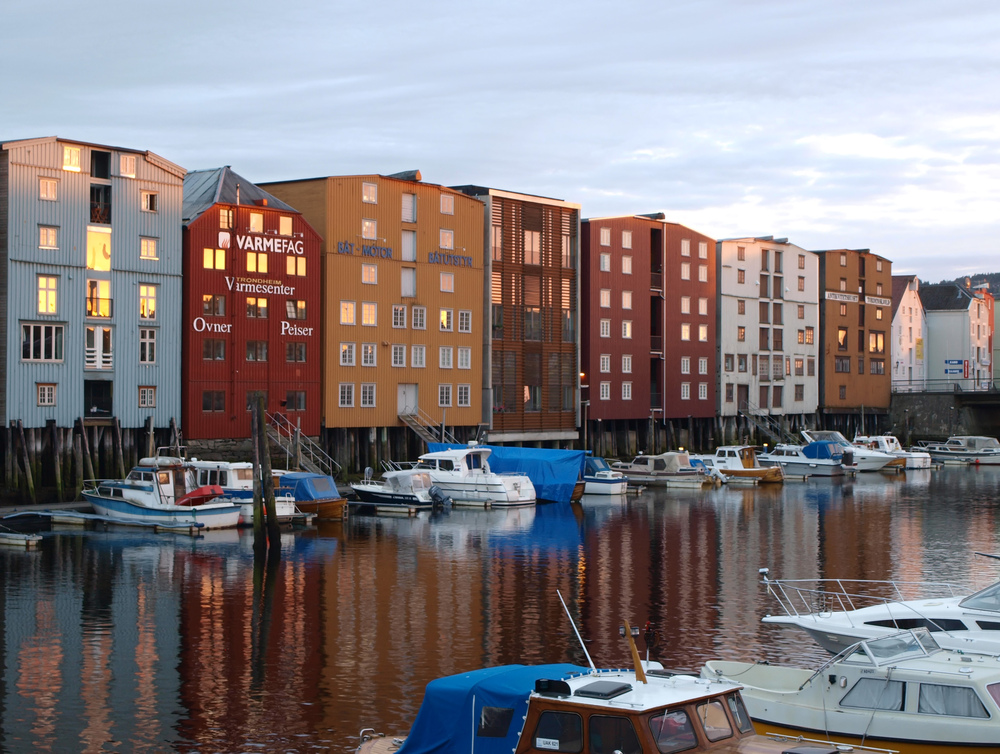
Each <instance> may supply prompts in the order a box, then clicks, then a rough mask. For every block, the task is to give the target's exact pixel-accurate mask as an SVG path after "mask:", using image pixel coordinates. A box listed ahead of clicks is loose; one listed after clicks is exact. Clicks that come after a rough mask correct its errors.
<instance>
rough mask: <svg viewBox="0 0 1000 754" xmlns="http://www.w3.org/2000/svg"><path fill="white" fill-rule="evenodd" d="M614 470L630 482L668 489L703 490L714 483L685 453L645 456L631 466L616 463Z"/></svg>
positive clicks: (703, 469) (627, 463)
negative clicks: (686, 488) (626, 477)
mask: <svg viewBox="0 0 1000 754" xmlns="http://www.w3.org/2000/svg"><path fill="white" fill-rule="evenodd" d="M611 468H612V469H614V470H615V471H620V472H622V473H623V474H625V475H626V476H628V478H629V481H631V482H638V483H641V484H649V485H660V486H665V487H688V488H700V487H705V486H708V485H711V484H714V483H715V480H714V479H713V478H712V477H711V476H709V474H708V473H707V471H706V469H705V468H704V467H701V468H698V467H697V466H694V465H693V464H692V463H691V456H690V455H689V454H688V453H686V452H685V451H683V450H671V451H667V452H666V453H658V454H656V455H650V454H646V453H642V454H640V455H637V456H636V457H635V458H633V459H632V461H630V462H626V461H616V462H615V463H613V464H611Z"/></svg>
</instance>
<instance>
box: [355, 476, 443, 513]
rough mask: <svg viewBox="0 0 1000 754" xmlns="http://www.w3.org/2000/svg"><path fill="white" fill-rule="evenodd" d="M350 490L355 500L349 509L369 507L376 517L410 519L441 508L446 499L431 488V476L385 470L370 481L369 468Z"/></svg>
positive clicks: (432, 485)
mask: <svg viewBox="0 0 1000 754" xmlns="http://www.w3.org/2000/svg"><path fill="white" fill-rule="evenodd" d="M351 489H352V490H354V492H355V494H357V496H358V502H357V503H351V505H352V506H360V507H373V508H375V512H376V513H404V514H407V515H411V516H412V515H413V514H414V513H416V512H418V511H422V510H430V509H431V508H433V507H434V506H435V505H445V504H447V503H448V502H450V501H449V500H448V498H447V497H446V496H445V494H444V493H443V492H441V490H440V489H439V488H437V487H435V486H434V483H433V482H432V481H431V475H430V474H429V473H428V472H426V471H424V470H422V469H416V468H413V469H394V468H390V469H387V470H386V471H385V472H383V474H382V478H381V479H372V476H371V468H367V469H365V478H364V479H363V480H362V481H360V482H353V483H352V484H351Z"/></svg>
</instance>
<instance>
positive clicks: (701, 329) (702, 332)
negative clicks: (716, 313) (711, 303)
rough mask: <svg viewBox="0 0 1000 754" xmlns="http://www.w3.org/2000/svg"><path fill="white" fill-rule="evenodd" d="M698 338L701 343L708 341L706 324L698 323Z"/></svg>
mask: <svg viewBox="0 0 1000 754" xmlns="http://www.w3.org/2000/svg"><path fill="white" fill-rule="evenodd" d="M698 340H699V341H700V342H702V343H707V342H708V325H698Z"/></svg>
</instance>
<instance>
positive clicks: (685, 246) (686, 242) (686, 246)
mask: <svg viewBox="0 0 1000 754" xmlns="http://www.w3.org/2000/svg"><path fill="white" fill-rule="evenodd" d="M681 256H682V257H689V256H691V239H690V238H682V239H681Z"/></svg>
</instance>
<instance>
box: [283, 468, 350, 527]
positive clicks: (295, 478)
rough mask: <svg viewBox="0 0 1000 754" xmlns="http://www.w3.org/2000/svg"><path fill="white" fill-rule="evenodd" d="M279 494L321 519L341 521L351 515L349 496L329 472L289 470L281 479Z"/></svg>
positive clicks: (304, 511)
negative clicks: (344, 494)
mask: <svg viewBox="0 0 1000 754" xmlns="http://www.w3.org/2000/svg"><path fill="white" fill-rule="evenodd" d="M277 479H278V484H277V486H276V487H275V490H274V494H275V495H283V496H287V497H290V498H291V499H292V500H293V501H295V506H296V507H297V508H298V509H299V510H300V511H302V512H303V513H307V514H312V515H315V516H316V518H317V519H318V520H320V521H339V520H340V519H342V518H344V516H346V515H347V498H345V497H344V496H343V495H341V494H340V490H339V489H337V483H336V481H334V478H333V477H332V476H330V475H329V474H320V473H317V472H313V471H286V472H284V473H283V474H281V475H280V476H279V477H278V478H277Z"/></svg>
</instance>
